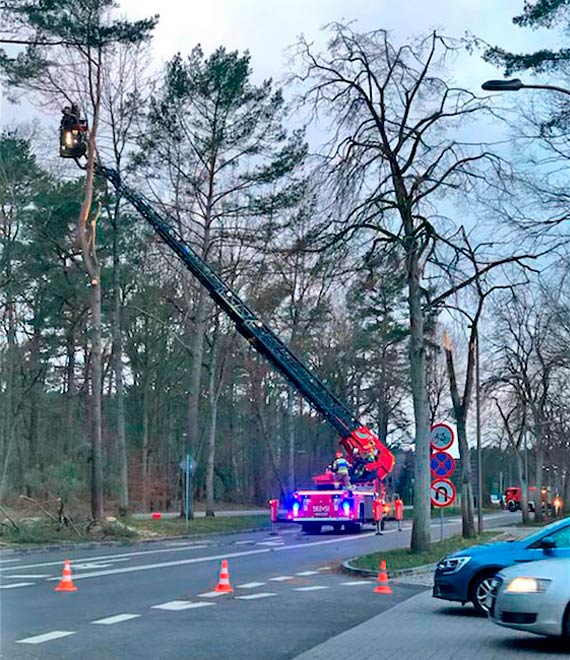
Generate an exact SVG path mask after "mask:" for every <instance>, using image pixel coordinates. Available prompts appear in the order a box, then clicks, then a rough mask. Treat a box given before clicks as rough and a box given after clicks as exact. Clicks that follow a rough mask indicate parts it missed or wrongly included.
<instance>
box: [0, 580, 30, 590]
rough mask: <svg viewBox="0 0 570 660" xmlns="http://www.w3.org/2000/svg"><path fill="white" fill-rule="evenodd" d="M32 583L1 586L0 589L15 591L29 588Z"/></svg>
mask: <svg viewBox="0 0 570 660" xmlns="http://www.w3.org/2000/svg"><path fill="white" fill-rule="evenodd" d="M33 584H35V583H34V582H16V584H2V585H0V589H17V588H18V587H31V586H32V585H33Z"/></svg>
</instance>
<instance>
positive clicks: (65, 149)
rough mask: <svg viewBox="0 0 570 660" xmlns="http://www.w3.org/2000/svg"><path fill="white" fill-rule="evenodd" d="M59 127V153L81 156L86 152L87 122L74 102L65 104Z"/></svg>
mask: <svg viewBox="0 0 570 660" xmlns="http://www.w3.org/2000/svg"><path fill="white" fill-rule="evenodd" d="M62 113H63V116H62V118H61V124H60V127H59V155H60V156H61V157H62V158H81V157H82V156H85V154H86V153H87V122H86V121H85V119H81V117H80V112H79V107H78V106H77V104H76V103H72V104H71V106H65V108H63V110H62Z"/></svg>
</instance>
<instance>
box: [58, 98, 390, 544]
mask: <svg viewBox="0 0 570 660" xmlns="http://www.w3.org/2000/svg"><path fill="white" fill-rule="evenodd" d="M76 108H77V106H74V111H73V112H72V113H71V117H72V119H71V120H70V113H65V112H64V120H62V124H61V128H60V156H61V157H62V158H73V159H74V160H75V162H76V163H77V165H78V166H79V167H82V168H84V166H83V165H82V164H81V163H80V159H81V158H82V157H84V156H85V155H86V145H87V136H88V131H87V125H86V122H85V120H84V119H81V118H80V116H79V112H78V111H77V110H76ZM95 173H96V174H97V175H99V176H101V177H103V178H105V179H106V180H107V181H109V183H111V184H112V185H113V187H114V188H115V190H116V191H117V193H118V194H119V195H120V196H121V197H122V198H123V199H126V200H127V201H129V202H130V203H131V204H132V206H133V207H134V208H135V209H136V210H137V211H138V213H139V214H140V215H141V216H142V217H143V218H144V219H145V220H146V221H147V222H148V223H149V224H150V226H151V227H152V229H153V230H154V231H155V232H156V234H158V236H159V237H160V238H161V239H162V241H163V242H164V243H165V244H166V245H168V247H169V248H170V249H171V250H172V251H173V252H174V254H176V256H177V257H178V258H179V259H180V260H181V261H182V263H183V264H184V266H185V267H186V268H187V269H188V270H189V271H190V272H191V273H192V275H193V276H194V277H196V279H197V280H198V281H199V282H200V283H201V284H202V286H204V287H205V289H206V290H207V292H208V294H209V295H210V297H211V298H212V300H213V301H214V302H215V303H216V305H218V307H220V308H221V309H222V310H223V311H224V312H225V313H226V314H227V315H228V316H229V317H230V319H231V320H232V321H233V322H234V324H235V326H236V329H237V331H238V332H239V333H240V334H241V335H242V336H243V337H244V338H245V339H247V341H248V342H249V343H250V344H251V345H252V346H253V348H254V349H255V350H256V351H258V352H259V353H260V354H261V355H263V356H264V357H265V358H266V359H267V360H268V361H269V362H270V364H271V365H272V366H273V367H274V369H276V370H277V371H278V372H279V373H280V374H281V375H282V376H284V377H285V378H286V379H287V381H288V382H289V383H291V384H292V385H293V387H294V388H295V389H296V390H297V391H298V392H299V393H300V394H301V395H302V396H303V398H304V399H305V401H307V402H308V403H309V405H310V406H311V407H312V408H313V409H314V410H316V411H317V412H318V413H319V414H320V415H321V416H322V418H323V419H324V420H325V421H326V422H327V423H328V424H329V425H330V426H331V427H332V428H333V429H334V430H335V431H336V432H337V433H338V434H339V435H340V444H341V446H342V447H343V449H344V450H345V452H346V459H347V461H348V462H349V463H350V466H351V486H350V487H342V486H340V485H339V484H338V483H337V482H336V479H335V474H334V473H333V472H332V471H331V470H330V469H327V470H326V471H325V472H324V474H321V475H317V476H315V477H314V485H315V487H314V488H311V489H307V490H297V491H295V492H294V493H291V494H289V495H287V496H286V497H285V501H284V502H283V503H282V505H283V506H282V507H281V510H283V509H284V510H285V514H284V515H282V516H281V517H280V520H282V521H283V522H294V523H300V524H301V525H302V527H303V530H304V531H305V532H319V531H320V530H321V527H322V526H323V525H325V524H329V525H332V526H333V528H334V529H340V528H341V527H344V529H345V531H347V532H358V531H360V529H361V527H362V525H364V524H366V523H372V522H373V521H374V517H373V501H374V498H375V497H383V498H384V500H386V499H387V498H386V488H385V487H384V480H385V479H386V477H387V476H388V475H389V474H390V472H391V471H392V469H393V467H394V455H393V454H392V452H391V451H390V450H389V449H388V447H386V445H385V444H384V443H383V442H382V441H381V440H380V438H378V436H377V435H376V434H375V433H373V432H372V431H371V430H370V429H369V428H368V427H367V426H365V425H364V424H362V422H360V421H359V420H358V419H357V418H356V417H355V416H354V415H353V414H352V413H351V412H350V410H348V408H347V407H346V406H345V405H344V404H343V403H342V402H341V401H340V400H339V399H338V398H337V397H336V396H335V395H334V394H333V393H332V392H331V391H330V390H329V389H328V387H327V386H326V385H325V384H324V383H323V382H322V381H321V380H320V379H319V378H318V377H317V376H316V375H315V374H314V373H312V372H311V371H310V370H309V369H308V368H307V367H306V366H305V365H304V364H303V363H302V362H301V361H300V360H299V358H298V357H297V356H296V355H294V354H293V352H292V351H291V350H290V349H289V348H288V347H287V346H286V345H285V344H284V343H283V342H282V341H281V339H280V338H279V337H278V336H277V335H276V334H275V333H274V332H273V331H272V330H271V329H270V328H269V326H268V325H267V324H266V323H265V322H264V321H263V320H262V319H260V318H259V317H258V316H257V314H256V313H255V312H254V310H252V309H251V308H250V307H249V306H248V305H247V304H246V303H245V302H244V301H243V300H242V299H241V297H240V296H239V295H238V294H237V293H236V292H235V291H234V290H233V289H232V288H231V287H230V286H229V285H228V284H227V283H226V282H225V281H224V280H223V279H222V278H221V277H220V276H219V275H218V274H217V273H216V272H215V271H214V270H213V269H212V268H211V267H210V266H209V264H208V263H207V262H206V261H204V259H202V258H201V257H200V256H199V255H198V254H197V253H196V251H195V250H194V249H193V248H192V246H191V245H190V244H189V243H187V242H186V241H184V240H183V238H182V237H181V236H180V235H179V234H178V232H177V231H176V230H175V228H174V227H175V223H174V222H171V221H170V220H169V218H168V217H165V216H163V215H161V214H159V213H158V212H157V211H156V210H155V209H154V208H153V206H152V205H151V204H150V202H149V201H148V200H147V199H146V198H145V197H144V196H143V195H141V194H140V193H138V192H135V191H134V190H132V189H131V188H130V187H128V186H126V185H125V184H124V183H123V181H122V180H121V177H120V174H119V173H118V172H117V171H116V170H114V169H111V168H108V167H105V166H103V165H101V164H100V163H96V164H95ZM384 507H385V509H384V511H385V514H386V516H388V515H389V514H390V512H391V510H392V505H391V503H389V502H387V503H385V504H384Z"/></svg>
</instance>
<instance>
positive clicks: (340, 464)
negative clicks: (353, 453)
mask: <svg viewBox="0 0 570 660" xmlns="http://www.w3.org/2000/svg"><path fill="white" fill-rule="evenodd" d="M348 468H349V465H348V461H347V460H346V458H337V459H336V460H335V462H334V463H333V470H334V471H335V472H336V473H337V474H348Z"/></svg>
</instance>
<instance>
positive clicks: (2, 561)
mask: <svg viewBox="0 0 570 660" xmlns="http://www.w3.org/2000/svg"><path fill="white" fill-rule="evenodd" d="M13 561H22V560H21V559H0V564H8V563H9V562H13Z"/></svg>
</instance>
